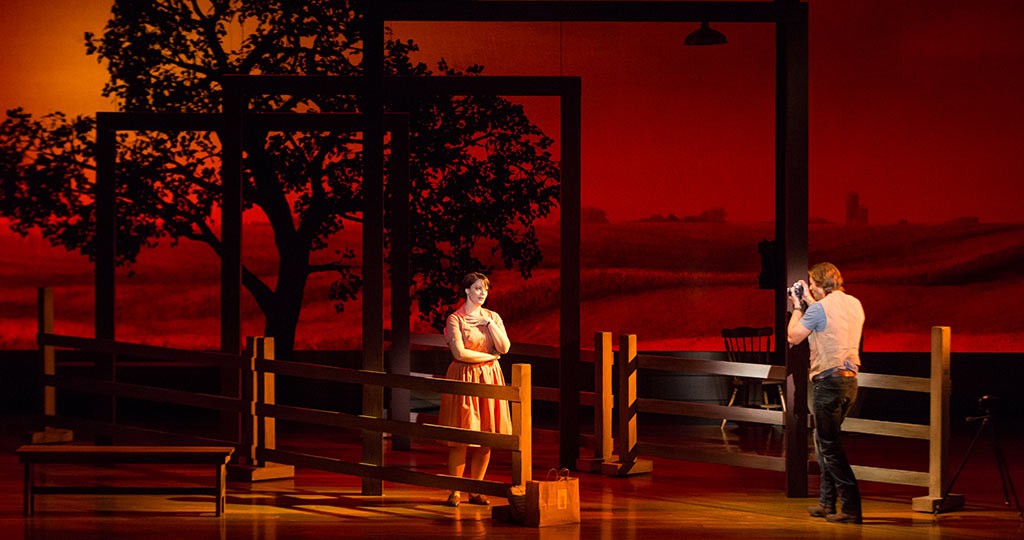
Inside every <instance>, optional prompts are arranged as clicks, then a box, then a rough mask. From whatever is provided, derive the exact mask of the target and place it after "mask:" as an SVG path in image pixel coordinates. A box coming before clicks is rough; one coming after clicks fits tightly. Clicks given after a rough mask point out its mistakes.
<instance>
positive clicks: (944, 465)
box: [38, 289, 962, 512]
mask: <svg viewBox="0 0 1024 540" xmlns="http://www.w3.org/2000/svg"><path fill="white" fill-rule="evenodd" d="M411 343H412V344H414V345H421V346H429V347H443V348H446V345H445V344H444V340H443V338H442V337H441V336H440V335H430V334H416V335H413V336H412V339H411ZM949 343H950V330H949V328H948V327H935V328H933V329H932V363H931V375H930V377H928V378H918V377H905V376H895V375H880V374H872V373H861V374H860V376H859V384H860V386H861V387H862V388H881V389H888V390H900V391H907V392H918V393H927V394H929V396H930V421H929V423H928V424H908V423H901V422H888V421H880V420H870V419H862V418H848V419H847V420H846V421H845V422H844V426H843V429H844V430H845V431H847V432H856V433H867V434H872V435H882V436H890V437H904V438H914V439H924V440H928V441H929V445H930V450H929V467H928V471H927V472H921V471H908V470H897V469H885V468H878V467H865V466H854V471H855V473H856V474H857V476H858V478H859V479H861V480H865V481H875V482H886V483H894V484H904V485H912V486H922V487H928V490H929V493H928V496H925V497H919V498H915V499H914V509H915V510H919V511H927V512H931V511H935V510H936V509H938V508H941V509H951V508H952V507H955V506H957V505H958V504H962V498H958V497H955V496H953V497H946V498H945V499H944V498H943V496H942V489H943V487H944V486H945V485H946V484H947V483H948V472H949V467H948V446H949V397H950V386H951V385H950V374H949V358H950V355H949ZM38 344H39V351H40V356H41V359H40V360H41V366H42V384H43V415H44V418H43V423H44V424H45V425H47V426H54V427H60V428H68V429H77V430H83V431H86V432H90V433H95V434H97V435H102V436H108V437H112V438H113V437H117V438H133V439H145V440H150V441H154V442H161V443H176V444H182V443H185V444H213V445H230V446H234V447H235V448H236V452H235V455H236V456H237V460H238V461H239V464H240V465H245V466H248V467H250V468H252V469H256V470H260V469H265V468H267V467H268V466H270V465H271V464H285V465H287V466H296V465H297V466H305V467H311V468H317V469H322V470H328V471H334V472H338V473H343V474H351V475H354V476H360V477H362V478H364V479H367V478H369V479H376V480H378V481H380V480H387V481H394V482H400V483H408V484H414V485H422V486H427V487H437V488H442V489H457V490H462V491H470V492H478V493H485V494H489V495H494V496H499V497H503V496H505V495H506V494H507V489H508V487H509V486H512V485H521V484H523V483H524V482H526V481H528V480H530V478H531V469H532V431H533V423H532V418H531V415H532V401H533V400H538V401H548V402H558V400H559V391H558V389H557V388H550V387H535V386H533V384H532V375H531V373H532V372H531V367H530V365H528V364H516V365H513V366H512V384H511V386H505V387H496V386H493V385H483V384H471V383H464V382H459V381H450V380H444V379H426V378H422V377H415V376H409V375H397V374H393V373H384V372H376V371H366V370H356V369H347V368H338V367H330V366H322V365H317V364H308V363H299V362H291V361H289V362H277V361H275V360H274V356H273V340H272V339H270V338H250V339H249V340H248V347H247V351H246V353H244V354H243V355H241V356H235V355H230V354H225V353H219V352H203V351H194V350H182V349H172V348H166V347H154V346H148V345H140V344H133V343H124V342H116V341H111V340H102V339H93V338H82V337H72V336H64V335H58V334H54V333H53V295H52V291H51V290H50V289H40V290H39V334H38ZM57 348H64V349H76V350H79V351H84V352H89V353H93V354H94V355H95V361H94V363H93V364H92V375H91V376H88V377H68V376H63V375H60V374H57V373H56V362H55V349H57ZM516 354H517V355H521V356H528V357H531V358H537V359H557V358H560V355H559V350H558V349H557V348H554V347H543V346H537V345H524V344H517V345H516ZM616 356H617V359H616V358H615V357H616ZM119 357H121V358H125V357H129V358H132V359H133V360H139V359H143V360H148V361H163V362H166V363H167V365H175V364H181V363H187V364H188V365H202V366H211V367H217V368H220V369H238V370H239V371H240V373H241V377H240V380H241V381H242V385H241V388H240V390H239V392H238V393H237V394H235V395H222V394H207V393H201V392H194V391H187V390H177V389H169V388H161V387H154V386H148V385H140V384H132V383H124V382H119V381H118V380H117V372H118V371H117V370H118V366H119V361H118V358H119ZM581 358H582V361H583V362H585V363H592V364H593V366H594V369H593V374H594V389H595V391H584V392H581V393H580V404H581V405H589V406H593V407H594V431H593V435H585V434H581V435H580V436H579V438H578V446H579V448H582V449H584V452H583V454H584V455H582V456H581V457H580V459H579V461H578V462H577V467H578V468H579V469H580V470H585V471H598V470H601V471H603V472H604V473H605V474H613V475H625V474H633V473H638V472H647V471H649V470H651V469H650V462H649V461H647V460H643V459H640V458H641V456H652V457H664V458H671V459H683V460H691V461H699V462H707V463H719V464H725V465H733V466H741V467H752V468H758V469H767V470H774V471H784V470H786V467H787V463H788V462H789V460H795V459H806V458H807V456H806V455H804V456H782V457H776V456H764V455H755V454H743V453H732V452H723V451H721V450H716V449H700V448H695V447H693V446H692V445H689V446H685V447H681V446H671V445H666V444H659V443H654V442H648V441H640V440H638V430H637V427H638V415H639V413H656V414H667V415H678V416H688V417H696V418H708V419H715V420H720V419H723V418H726V419H729V420H734V421H741V422H750V423H759V424H770V425H780V424H782V423H783V421H784V417H783V413H782V412H780V411H773V410H762V409H748V408H740V407H726V406H723V405H711V404H706V403H694V402H686V401H673V400H665V399H659V398H649V397H640V396H638V395H637V384H636V381H637V374H638V370H640V369H644V370H651V371H661V372H675V373H692V374H704V375H718V376H725V377H744V378H749V379H760V380H763V381H782V380H784V378H785V368H784V367H782V366H771V365H764V364H745V363H738V362H729V361H717V360H706V359H693V358H690V359H687V358H683V357H678V356H665V355H656V354H638V353H637V347H636V336H635V335H625V336H621V338H620V347H619V351H618V352H617V354H616V353H615V352H614V351H613V349H612V336H611V334H610V333H607V332H601V333H597V334H596V335H595V340H594V350H593V351H586V350H584V351H581ZM613 363H614V364H615V365H616V369H617V378H618V384H617V387H616V388H615V391H614V392H613V388H612V383H613V380H612V369H613ZM276 375H281V376H289V377H298V378H305V379H312V380H318V381H333V382H341V383H349V384H356V385H360V386H361V387H362V388H364V389H365V388H377V389H380V388H392V389H403V390H409V391H425V392H435V393H454V394H463V395H475V396H480V397H492V398H496V399H505V400H508V401H509V402H510V403H511V405H512V415H513V430H514V431H513V434H511V435H500V434H492V433H480V432H476V431H470V430H462V429H457V428H450V427H442V426H436V425H424V424H416V423H411V422H404V421H398V420H390V419H386V418H377V417H370V416H366V415H357V414H348V413H342V412H336V411H326V410H316V409H308V408H302V407H294V406H286V405H278V404H276V403H275V399H274V397H275V396H274V380H275V376H276ZM59 390H67V391H73V392H77V393H83V394H90V395H94V396H98V398H99V402H100V403H101V404H102V406H101V407H100V410H99V416H100V418H75V417H68V416H63V415H59V414H57V394H58V391H59ZM118 399H136V400H143V401H149V402H160V403H168V404H174V405H181V406H188V407H195V408H200V409H209V410H215V411H220V412H221V413H224V414H229V415H237V418H238V419H239V421H238V425H239V426H240V427H239V429H237V430H236V431H235V432H234V433H226V434H225V433H222V434H221V436H220V437H219V438H218V437H203V436H196V435H190V434H183V433H180V432H171V431H163V430H157V429H150V428H143V427H138V426H129V425H124V424H123V423H120V422H118V418H117V400H118ZM613 403H614V410H613ZM613 414H614V415H615V417H613ZM613 419H614V420H615V421H616V422H617V424H618V425H617V428H616V435H617V436H616V437H615V440H614V448H615V450H616V451H617V453H618V455H617V456H616V455H612V449H613V440H612V435H613V429H612V426H613ZM276 420H287V421H295V422H302V423H308V424H315V425H322V426H331V427H337V428H348V429H356V430H361V431H363V432H364V433H375V434H380V433H391V434H394V435H399V436H404V437H410V438H411V437H415V438H425V439H433V440H438V441H452V442H463V443H469V444H480V445H483V446H488V447H492V448H496V449H505V450H510V451H511V452H512V455H513V477H512V479H511V482H510V484H502V483H499V482H490V481H478V480H472V479H465V478H455V477H451V476H447V475H432V474H426V473H421V472H417V471H413V470H408V469H402V468H397V467H388V466H384V465H382V464H371V463H366V462H365V461H364V462H344V461H341V460H338V459H335V458H328V457H323V456H312V455H308V454H301V453H297V452H287V451H283V450H279V449H277V447H276V429H275V422H276ZM379 440H380V439H379V437H369V438H368V437H364V445H366V444H374V442H373V441H379ZM577 450H578V449H577ZM252 477H253V478H258V477H259V476H258V474H254V475H253V476H252ZM364 489H366V484H365V483H364Z"/></svg>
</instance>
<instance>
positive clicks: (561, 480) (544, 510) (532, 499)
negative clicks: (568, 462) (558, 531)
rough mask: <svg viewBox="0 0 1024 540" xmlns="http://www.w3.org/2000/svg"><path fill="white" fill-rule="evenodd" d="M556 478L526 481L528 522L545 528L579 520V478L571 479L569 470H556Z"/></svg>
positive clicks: (526, 519) (549, 477) (549, 475)
mask: <svg viewBox="0 0 1024 540" xmlns="http://www.w3.org/2000/svg"><path fill="white" fill-rule="evenodd" d="M554 472H555V476H554V479H551V477H552V475H551V474H550V473H549V474H548V479H547V480H535V481H530V482H527V484H526V516H525V523H526V524H527V525H529V526H531V527H545V526H547V525H560V524H563V523H579V522H580V479H579V478H570V477H569V470H568V469H562V471H561V472H559V471H554Z"/></svg>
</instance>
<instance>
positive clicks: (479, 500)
mask: <svg viewBox="0 0 1024 540" xmlns="http://www.w3.org/2000/svg"><path fill="white" fill-rule="evenodd" d="M469 504H479V505H480V506H487V505H489V504H491V501H489V500H487V497H484V496H483V495H479V494H477V495H470V496H469Z"/></svg>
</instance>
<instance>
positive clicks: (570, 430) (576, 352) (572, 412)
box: [558, 78, 582, 467]
mask: <svg viewBox="0 0 1024 540" xmlns="http://www.w3.org/2000/svg"><path fill="white" fill-rule="evenodd" d="M565 84H566V88H564V89H563V91H562V95H561V108H562V192H561V200H560V203H561V204H560V209H561V212H562V215H561V240H562V260H561V270H560V274H559V285H560V287H561V291H560V293H561V310H560V319H559V322H560V325H559V344H560V356H559V361H558V387H559V395H558V398H559V401H558V402H559V407H558V428H559V439H558V440H559V451H558V456H559V458H558V463H559V466H561V467H575V466H576V458H578V457H579V452H580V449H579V436H578V435H579V432H580V417H579V414H580V410H579V409H580V390H579V382H578V377H579V371H580V369H579V367H580V170H581V167H580V160H581V147H580V144H581V143H580V140H581V136H582V128H581V123H580V122H581V119H582V112H581V99H580V89H581V84H580V80H579V79H578V78H577V79H568V80H567V81H566V82H565Z"/></svg>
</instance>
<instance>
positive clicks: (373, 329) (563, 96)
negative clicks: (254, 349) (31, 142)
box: [96, 75, 581, 495]
mask: <svg viewBox="0 0 1024 540" xmlns="http://www.w3.org/2000/svg"><path fill="white" fill-rule="evenodd" d="M363 82H364V81H363V80H361V79H358V78H351V77H330V76H246V75H237V76H228V77H225V78H224V79H223V84H224V96H225V97H224V109H223V112H222V113H221V114H173V113H171V114H151V113H100V114H99V115H97V133H98V135H97V161H98V167H97V215H98V219H97V221H98V229H97V236H96V240H97V265H96V306H97V309H96V337H97V338H105V339H113V338H114V334H115V329H114V326H115V325H114V313H115V311H114V296H115V295H114V290H115V289H114V287H115V284H114V266H115V256H116V247H115V246H116V229H117V227H116V208H115V202H114V196H115V186H114V181H113V178H114V175H113V167H114V160H115V144H116V142H115V133H116V132H117V131H143V130H154V131H217V132H218V133H219V134H220V137H221V144H222V163H221V167H222V175H221V176H222V182H223V184H222V194H221V216H222V217H221V220H222V238H221V243H222V245H223V255H222V259H221V317H220V321H221V325H220V342H221V346H220V348H221V350H222V351H223V352H227V353H232V354H237V353H239V352H240V348H241V343H242V337H243V336H242V334H241V288H242V285H241V283H242V265H241V241H242V208H243V199H242V185H243V181H242V159H241V157H242V152H243V151H244V148H245V141H244V138H245V137H247V136H248V135H247V134H249V133H250V132H251V131H253V129H256V130H261V131H273V130H281V131H288V130H292V131H295V130H310V131H332V130H333V131H336V130H339V129H342V130H347V131H358V130H360V129H362V130H364V161H365V166H366V168H367V170H370V171H373V173H374V174H376V176H375V177H372V176H366V177H365V179H364V182H365V192H366V198H365V201H364V210H363V246H362V248H363V268H362V273H363V284H364V286H363V318H362V320H363V324H362V326H363V329H362V330H363V348H362V354H363V361H362V368H363V369H364V370H370V371H380V372H384V371H389V372H391V373H396V374H408V373H409V368H410V348H411V347H410V333H411V325H410V320H409V319H410V316H411V314H410V306H411V298H410V284H411V275H412V269H411V267H410V261H409V254H410V249H409V246H410V243H411V238H410V225H411V223H410V220H411V216H410V209H409V191H408V189H409V186H408V168H407V167H398V168H397V169H395V170H392V171H391V181H392V197H393V198H392V201H391V203H392V207H391V211H392V221H393V223H392V244H393V246H392V250H391V261H390V262H391V269H392V279H391V287H392V291H391V328H392V339H391V342H392V345H391V349H390V366H388V368H387V369H386V367H385V363H384V349H383V341H384V326H383V321H384V306H383V299H384V260H383V259H384V257H383V253H384V249H383V246H384V222H383V217H384V204H385V200H384V176H383V172H384V169H383V151H384V146H383V136H384V133H385V132H387V131H391V133H392V152H393V157H394V160H393V163H392V167H393V168H394V167H396V165H397V164H398V163H407V162H408V150H409V149H408V121H407V118H406V117H405V115H403V114H401V113H398V114H383V110H381V112H382V115H381V119H382V122H381V123H379V124H375V125H374V127H375V128H376V129H375V131H376V132H377V133H378V134H379V139H380V141H381V144H380V145H378V146H376V148H375V149H376V151H377V152H378V153H377V154H373V153H371V152H372V151H373V149H372V148H371V147H372V146H374V145H371V144H370V142H371V141H372V140H377V137H376V135H370V130H368V128H367V126H366V125H365V119H366V116H365V115H360V114H340V113H336V114H293V113H251V112H249V111H248V98H249V96H252V95H259V94H292V95H309V94H317V93H335V94H358V95H360V96H363V97H364V96H366V95H367V92H365V91H364V90H365V87H363V86H362V85H361V84H362V83H363ZM370 93H371V94H373V95H374V98H379V99H381V107H383V102H384V100H390V99H395V100H402V99H409V98H415V97H417V96H424V95H453V96H454V95H473V94H483V95H517V96H551V97H558V98H559V99H560V105H561V109H562V131H563V139H564V140H563V143H562V146H563V151H562V189H561V199H560V205H561V208H562V221H563V222H565V221H569V222H570V224H571V225H569V226H568V229H569V230H571V231H574V233H573V234H570V235H568V236H565V235H563V238H562V254H563V255H562V258H563V259H569V260H571V261H575V265H576V269H577V270H576V272H575V274H574V275H575V276H576V279H575V281H574V283H575V285H574V286H575V290H576V293H575V295H576V296H575V297H576V299H577V300H576V305H578V303H579V300H578V298H579V292H578V291H579V285H578V282H579V278H578V276H579V271H578V264H579V263H578V261H579V215H580V200H579V185H580V181H579V171H580V163H579V161H580V152H579V147H580V130H581V127H580V121H581V117H580V106H581V100H580V80H579V78H577V77H408V78H406V77H394V78H388V79H387V84H386V86H385V87H384V89H383V90H382V91H381V92H379V93H373V92H370ZM361 119H362V120H361ZM375 157H379V159H374V158H375ZM375 164H376V165H379V168H376V169H375V168H374V165H375ZM565 229H566V227H565V226H563V231H564V230H565ZM577 321H578V310H577ZM576 324H577V331H576V333H575V334H576V335H578V334H579V330H578V328H579V326H578V322H577V323H576ZM575 349H576V351H577V352H576V354H577V358H578V354H579V353H578V351H579V343H578V342H577V344H576V345H575ZM104 375H105V376H106V375H109V376H113V374H112V373H109V374H107V373H104ZM572 380H573V381H575V379H574V378H572ZM221 385H222V388H223V389H224V390H225V391H229V390H231V391H233V389H235V388H237V385H238V381H237V375H236V374H232V373H229V372H227V371H225V372H224V373H222V375H221ZM574 392H578V389H574ZM384 408H385V406H384V392H383V389H382V388H380V387H364V389H363V407H362V412H363V414H364V415H367V416H373V417H383V415H384ZM389 410H390V413H391V417H392V418H393V419H396V420H407V419H408V416H409V396H408V392H406V391H400V390H395V391H393V392H392V393H391V400H390V407H389ZM226 428H229V429H235V427H234V426H227V427H226ZM394 443H395V445H396V447H401V446H402V445H407V444H408V443H407V441H400V440H396V441H394ZM572 443H573V445H574V448H577V446H575V445H577V444H578V442H577V441H576V440H575V438H574V439H573V441H572ZM574 451H575V450H574ZM363 461H364V462H366V463H371V464H377V465H380V464H382V463H383V438H382V436H381V434H379V433H372V432H366V433H364V436H363ZM363 493H364V494H367V495H371V494H380V493H381V482H380V480H376V479H372V478H364V479H363Z"/></svg>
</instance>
